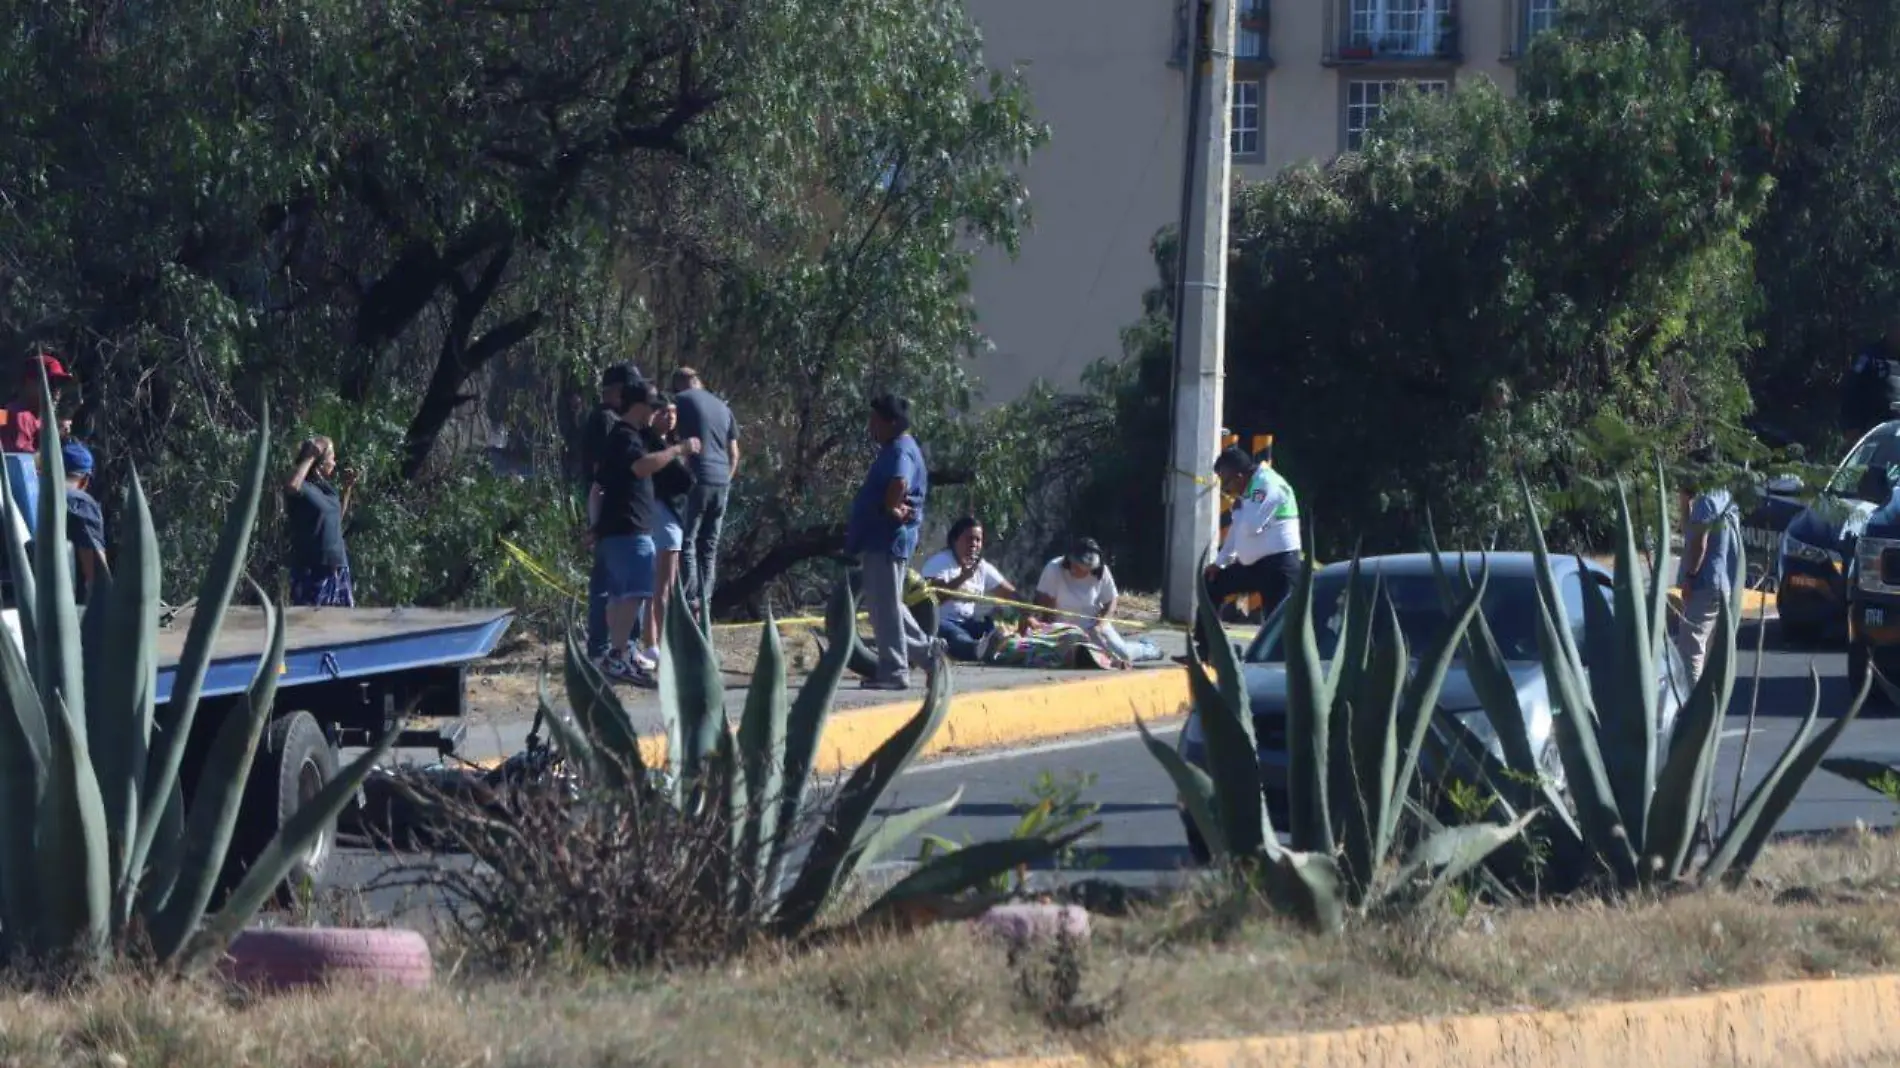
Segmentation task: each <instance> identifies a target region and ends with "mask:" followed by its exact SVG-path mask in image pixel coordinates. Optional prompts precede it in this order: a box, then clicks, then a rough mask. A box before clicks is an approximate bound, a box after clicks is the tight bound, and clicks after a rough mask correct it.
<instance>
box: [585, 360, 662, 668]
mask: <svg viewBox="0 0 1900 1068" xmlns="http://www.w3.org/2000/svg"><path fill="white" fill-rule="evenodd" d="M645 385H646V378H645V377H644V376H642V375H641V374H640V371H639V368H636V367H635V366H634V365H632V364H630V363H617V364H614V365H613V366H611V367H609V368H607V370H606V371H604V372H602V373H601V376H600V404H599V405H598V406H596V407H595V408H594V410H593V411H592V412H590V413H588V415H587V419H586V421H585V422H584V423H582V424H581V433H580V438H581V441H580V452H581V455H580V467H581V471H582V472H584V478H583V483H582V484H583V485H585V486H586V487H587V523H588V527H589V530H590V534H589V537H592V534H591V530H592V527H593V524H594V517H595V515H596V514H598V511H599V507H600V486H599V485H598V484H596V483H595V482H594V469H595V467H596V466H598V465H599V462H600V456H601V450H602V449H603V448H605V446H606V442H607V435H608V433H609V432H611V431H612V430H613V428H614V427H615V426H617V425H619V423H620V399H621V398H620V394H621V391H622V390H623V389H626V388H627V387H628V386H645ZM606 583H607V576H606V575H605V574H604V573H603V572H602V571H601V569H600V557H599V555H598V554H596V555H595V558H594V570H593V573H592V574H591V575H589V576H588V579H587V654H588V655H589V656H591V657H593V658H594V659H596V660H598V659H600V658H601V657H603V656H606V655H607V585H606Z"/></svg>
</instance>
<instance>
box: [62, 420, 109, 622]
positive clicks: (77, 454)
mask: <svg viewBox="0 0 1900 1068" xmlns="http://www.w3.org/2000/svg"><path fill="white" fill-rule="evenodd" d="M59 453H60V460H61V462H62V463H64V464H65V466H66V540H67V541H68V542H70V543H71V544H72V547H73V563H74V564H75V565H76V566H77V567H78V569H79V574H78V579H79V581H78V582H77V583H76V587H77V593H78V599H79V601H80V602H81V603H84V602H85V600H86V595H87V593H89V592H90V591H91V590H92V587H93V585H94V583H96V582H98V580H99V574H100V572H102V571H105V570H106V520H105V515H104V513H102V512H101V511H100V510H99V502H98V501H97V500H95V499H94V498H93V496H92V450H91V449H88V448H86V447H85V446H84V445H82V444H80V443H79V442H77V441H69V442H67V443H66V444H65V445H63V446H61V447H60V450H59Z"/></svg>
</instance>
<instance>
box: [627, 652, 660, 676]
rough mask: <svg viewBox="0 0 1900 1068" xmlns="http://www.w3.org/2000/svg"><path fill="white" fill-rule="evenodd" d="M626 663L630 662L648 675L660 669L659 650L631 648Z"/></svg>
mask: <svg viewBox="0 0 1900 1068" xmlns="http://www.w3.org/2000/svg"><path fill="white" fill-rule="evenodd" d="M628 663H631V664H632V665H633V666H634V667H637V668H639V669H640V670H641V671H644V672H646V673H647V674H649V675H650V674H652V673H653V672H655V671H658V670H660V651H659V650H658V649H646V650H642V649H635V650H633V654H632V655H631V656H630V657H629V658H628Z"/></svg>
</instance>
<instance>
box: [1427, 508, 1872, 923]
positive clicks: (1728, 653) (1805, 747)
mask: <svg viewBox="0 0 1900 1068" xmlns="http://www.w3.org/2000/svg"><path fill="white" fill-rule="evenodd" d="M1659 481H1660V480H1659ZM1521 492H1522V493H1523V494H1524V497H1525V504H1524V507H1525V510H1526V512H1527V513H1528V514H1529V515H1530V516H1532V519H1531V521H1530V523H1529V525H1528V529H1527V532H1526V533H1527V535H1528V537H1529V540H1530V542H1531V546H1532V551H1533V552H1534V553H1535V555H1536V557H1537V562H1538V584H1539V591H1540V596H1539V599H1538V613H1539V617H1540V620H1541V633H1542V636H1543V637H1542V641H1541V643H1540V644H1541V646H1542V652H1543V665H1544V676H1545V679H1546V680H1547V685H1548V686H1549V688H1550V693H1551V698H1552V704H1553V706H1554V713H1555V719H1554V727H1555V730H1554V734H1555V738H1556V744H1557V750H1558V755H1559V756H1560V758H1561V761H1562V765H1563V770H1564V779H1565V782H1566V784H1567V789H1568V793H1569V797H1568V798H1567V802H1568V803H1567V804H1566V803H1563V802H1556V803H1553V802H1555V798H1554V794H1553V791H1552V790H1551V787H1550V786H1549V784H1548V782H1547V781H1543V780H1542V778H1541V776H1540V775H1539V763H1538V762H1537V761H1536V760H1535V759H1534V758H1533V757H1531V756H1530V755H1529V754H1528V746H1526V745H1524V744H1523V742H1522V740H1521V739H1519V740H1518V744H1517V745H1512V744H1509V742H1508V741H1507V742H1506V744H1504V745H1502V746H1501V747H1500V748H1501V749H1502V750H1503V755H1502V756H1501V757H1500V756H1498V755H1495V754H1493V753H1491V752H1489V751H1488V750H1487V749H1486V748H1485V746H1484V745H1483V744H1482V743H1481V742H1480V741H1479V740H1478V738H1477V737H1476V736H1475V735H1473V734H1472V733H1471V731H1470V729H1469V728H1468V727H1466V726H1465V725H1464V724H1462V723H1461V722H1459V721H1457V720H1456V719H1454V718H1452V717H1449V716H1444V715H1440V716H1439V717H1437V718H1438V725H1437V730H1436V731H1435V732H1434V736H1433V745H1432V749H1433V755H1434V759H1435V761H1436V762H1439V764H1440V766H1441V767H1444V768H1446V769H1447V770H1448V773H1449V774H1450V775H1451V776H1453V777H1454V778H1456V779H1458V780H1462V781H1463V782H1465V783H1468V784H1474V785H1478V786H1480V787H1481V788H1482V790H1483V791H1484V792H1486V793H1488V794H1490V795H1492V798H1493V801H1492V804H1491V806H1490V815H1491V817H1492V818H1494V819H1516V818H1518V816H1519V814H1520V813H1525V812H1529V811H1533V810H1536V809H1539V808H1541V809H1543V810H1544V811H1546V812H1548V813H1549V818H1547V819H1543V820H1539V821H1538V822H1537V827H1536V833H1537V834H1538V835H1539V836H1541V837H1543V838H1546V839H1547V840H1548V842H1549V846H1550V850H1551V856H1550V864H1549V865H1548V867H1547V868H1546V870H1545V871H1544V872H1542V873H1540V875H1541V877H1542V878H1543V879H1544V880H1545V881H1546V885H1547V886H1549V887H1550V888H1552V889H1555V890H1557V891H1559V892H1562V891H1566V890H1573V889H1578V888H1581V887H1584V886H1588V885H1592V884H1604V885H1607V886H1609V887H1611V888H1613V889H1615V890H1619V891H1628V890H1634V889H1637V888H1640V887H1655V886H1663V885H1669V884H1677V883H1683V882H1692V883H1696V884H1703V885H1706V884H1714V883H1718V882H1723V881H1727V882H1730V883H1732V882H1735V881H1737V880H1739V879H1741V878H1743V877H1744V876H1745V875H1746V874H1747V872H1748V869H1749V867H1750V866H1751V865H1752V864H1753V863H1754V861H1755V859H1756V858H1757V857H1758V856H1759V854H1760V852H1761V848H1762V846H1763V845H1764V844H1766V842H1767V840H1768V836H1769V835H1770V834H1771V833H1772V832H1773V831H1774V828H1775V825H1776V824H1777V823H1778V822H1779V821H1780V819H1781V817H1782V816H1783V815H1785V814H1786V813H1787V811H1788V807H1789V806H1790V805H1792V804H1793V803H1794V798H1795V795H1796V793H1798V792H1799V790H1800V788H1801V786H1802V784H1803V783H1805V782H1806V781H1807V778H1808V776H1809V775H1810V774H1812V773H1813V771H1814V769H1815V768H1816V767H1817V766H1819V765H1820V763H1821V759H1822V757H1823V756H1824V755H1825V754H1826V753H1827V751H1828V749H1829V748H1831V747H1832V746H1833V744H1834V742H1835V740H1836V739H1838V738H1839V737H1840V735H1841V733H1842V732H1843V731H1845V730H1846V729H1847V727H1848V726H1849V725H1850V724H1852V723H1853V721H1854V719H1855V718H1856V717H1857V716H1858V715H1859V714H1860V710H1861V708H1862V706H1863V704H1864V703H1865V700H1866V691H1865V688H1864V687H1863V690H1862V692H1861V693H1860V694H1858V695H1856V697H1855V699H1854V702H1853V704H1852V705H1850V706H1849V708H1848V709H1847V711H1846V712H1845V713H1843V714H1842V715H1841V716H1839V717H1838V718H1836V719H1835V720H1834V721H1833V722H1832V723H1831V724H1829V725H1828V727H1827V728H1826V729H1825V730H1823V731H1821V732H1820V733H1819V734H1816V733H1815V730H1814V728H1815V724H1816V721H1817V718H1818V716H1819V712H1820V703H1821V686H1820V680H1819V678H1818V677H1816V678H1815V679H1814V690H1813V692H1814V700H1813V703H1812V705H1811V707H1810V708H1809V711H1808V714H1807V716H1806V718H1805V719H1804V720H1803V721H1802V724H1801V726H1800V728H1799V730H1798V731H1797V732H1796V734H1795V737H1794V738H1793V740H1792V741H1790V742H1789V744H1788V746H1787V748H1786V749H1785V750H1784V751H1783V753H1782V755H1781V757H1780V758H1779V759H1778V760H1777V762H1776V764H1775V766H1774V768H1773V770H1772V771H1771V772H1770V773H1769V774H1768V776H1767V777H1766V778H1764V779H1763V780H1762V781H1761V783H1759V784H1758V785H1757V786H1756V788H1755V790H1754V791H1753V792H1752V793H1751V794H1750V795H1749V797H1748V799H1747V801H1746V802H1745V803H1744V805H1743V807H1742V811H1741V813H1740V815H1738V816H1737V817H1736V819H1735V820H1734V822H1732V823H1731V824H1730V825H1729V826H1727V827H1726V828H1724V829H1723V831H1722V833H1721V834H1720V835H1719V836H1718V837H1717V838H1716V840H1715V843H1714V849H1713V852H1712V853H1711V854H1710V856H1709V857H1708V858H1707V859H1706V860H1705V861H1704V862H1703V863H1702V864H1701V865H1700V866H1699V867H1698V866H1697V865H1696V864H1695V863H1694V856H1693V854H1694V846H1695V842H1696V838H1697V835H1698V833H1699V832H1700V831H1701V830H1702V829H1703V828H1704V827H1706V826H1709V825H1711V823H1712V817H1713V814H1714V812H1715V807H1714V803H1713V797H1714V786H1715V781H1714V780H1715V768H1716V758H1717V750H1718V747H1719V745H1720V740H1721V729H1722V722H1723V717H1724V716H1725V715H1726V713H1727V710H1728V707H1729V699H1730V697H1731V695H1732V694H1733V691H1734V686H1735V667H1736V660H1737V657H1736V647H1735V626H1736V623H1735V621H1736V620H1737V619H1738V618H1739V616H1740V610H1739V596H1740V591H1739V589H1738V590H1737V593H1736V597H1735V598H1732V599H1730V600H1729V601H1725V602H1723V603H1722V605H1721V606H1720V611H1719V614H1718V616H1717V623H1716V628H1715V634H1714V636H1713V638H1712V639H1711V646H1710V654H1709V658H1708V662H1707V663H1706V665H1705V666H1704V669H1703V673H1702V675H1701V677H1700V678H1698V679H1697V680H1696V682H1695V685H1694V686H1693V687H1692V688H1691V689H1690V690H1689V692H1688V694H1687V695H1686V696H1685V697H1684V699H1683V701H1682V705H1681V709H1680V711H1679V713H1678V715H1677V718H1676V720H1675V724H1674V727H1673V729H1672V730H1670V731H1669V732H1668V736H1667V741H1666V744H1665V742H1664V741H1663V740H1661V739H1659V738H1658V725H1659V724H1658V709H1659V701H1660V700H1661V698H1662V686H1663V685H1665V684H1667V685H1679V680H1678V679H1677V678H1676V675H1675V672H1673V671H1670V670H1667V664H1668V662H1669V661H1668V658H1669V656H1670V652H1669V649H1668V644H1667V636H1666V634H1665V633H1664V626H1665V621H1666V619H1667V615H1666V612H1667V597H1668V589H1667V584H1666V577H1667V576H1670V575H1672V565H1673V561H1672V560H1671V559H1670V554H1669V552H1668V550H1667V545H1668V544H1669V537H1668V533H1669V532H1668V529H1667V527H1666V526H1665V527H1663V528H1662V529H1660V530H1658V531H1656V532H1655V538H1654V542H1655V544H1658V545H1662V546H1664V547H1665V548H1664V549H1663V550H1662V551H1661V552H1659V553H1658V554H1657V555H1656V556H1655V557H1654V559H1653V562H1652V565H1651V566H1650V567H1649V568H1645V567H1644V565H1643V561H1642V559H1641V556H1640V555H1639V550H1638V548H1637V536H1636V525H1635V521H1634V519H1633V518H1632V516H1631V511H1630V506H1629V504H1628V502H1627V500H1624V501H1622V502H1620V505H1619V518H1620V522H1619V533H1620V536H1619V538H1618V540H1617V553H1616V568H1615V579H1614V586H1613V590H1612V596H1611V601H1612V605H1611V606H1604V605H1603V604H1602V602H1601V600H1600V599H1599V598H1597V597H1595V596H1589V595H1586V596H1585V598H1584V607H1585V618H1584V636H1583V642H1582V645H1581V647H1580V646H1579V645H1578V644H1577V642H1576V641H1575V640H1574V639H1573V638H1572V637H1571V630H1570V627H1569V625H1568V624H1567V623H1566V622H1565V621H1564V619H1563V616H1562V614H1561V607H1560V605H1561V602H1560V600H1559V598H1558V593H1557V585H1556V580H1555V578H1554V576H1553V573H1552V571H1551V568H1550V557H1549V550H1548V548H1547V547H1546V545H1545V541H1544V537H1543V534H1542V532H1541V530H1539V528H1538V527H1537V524H1536V519H1535V517H1536V514H1537V512H1536V506H1535V505H1534V504H1533V503H1532V502H1531V501H1530V499H1529V498H1530V490H1529V487H1528V486H1526V487H1524V488H1523V489H1522V490H1521ZM1663 492H1664V493H1666V492H1667V491H1666V489H1665V490H1663ZM1660 507H1661V506H1660V504H1659V508H1660ZM1663 514H1666V512H1663ZM1446 583H1447V590H1448V593H1449V592H1450V591H1451V590H1454V589H1456V587H1457V586H1458V584H1459V580H1457V579H1452V578H1447V579H1446ZM1448 603H1449V602H1448ZM1586 660H1587V663H1588V668H1587V669H1586V667H1585V664H1586ZM1465 664H1466V669H1467V670H1468V671H1470V672H1471V673H1472V675H1473V677H1474V679H1498V678H1503V677H1505V676H1506V668H1505V665H1504V662H1503V660H1502V658H1500V657H1499V656H1498V655H1497V652H1496V649H1495V647H1494V646H1491V645H1490V644H1489V643H1487V642H1484V641H1471V642H1468V643H1467V644H1466V648H1465ZM1665 680H1667V681H1665ZM1476 690H1477V692H1478V694H1479V696H1480V698H1481V700H1482V701H1483V705H1484V711H1485V715H1486V717H1487V718H1488V719H1489V720H1490V722H1491V724H1492V726H1493V729H1494V730H1496V731H1497V733H1498V735H1499V737H1500V738H1501V739H1508V738H1509V737H1510V735H1507V733H1506V732H1507V731H1510V730H1514V729H1521V728H1519V727H1517V725H1520V724H1521V723H1522V721H1523V711H1522V709H1521V708H1520V707H1519V705H1518V704H1517V701H1516V700H1515V698H1514V697H1513V696H1511V695H1510V693H1509V691H1508V690H1503V689H1500V688H1497V687H1495V686H1484V685H1479V686H1477V687H1476ZM1676 692H1678V693H1679V692H1680V691H1679V690H1677V691H1676ZM1500 875H1501V876H1503V877H1505V878H1506V880H1507V881H1510V880H1511V879H1514V878H1515V879H1522V878H1523V877H1524V876H1525V873H1523V872H1500Z"/></svg>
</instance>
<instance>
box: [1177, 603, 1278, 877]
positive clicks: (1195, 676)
mask: <svg viewBox="0 0 1900 1068" xmlns="http://www.w3.org/2000/svg"><path fill="white" fill-rule="evenodd" d="M1199 597H1200V616H1201V619H1202V620H1203V621H1205V622H1204V629H1203V632H1202V633H1203V636H1204V637H1205V639H1206V641H1207V644H1208V648H1209V649H1210V650H1215V649H1216V648H1217V647H1219V646H1222V645H1224V644H1225V642H1226V635H1225V634H1221V633H1219V631H1220V623H1219V616H1218V615H1217V614H1216V613H1215V610H1214V601H1213V598H1212V597H1210V596H1209V595H1208V593H1207V586H1206V584H1205V583H1202V584H1200V585H1199ZM1211 655H1213V656H1216V657H1218V656H1219V655H1220V654H1219V652H1218V651H1216V652H1213V653H1212V654H1211ZM1225 662H1226V663H1230V664H1231V663H1233V662H1234V661H1233V650H1232V649H1231V648H1228V649H1227V657H1226V661H1225ZM1186 670H1187V674H1188V695H1189V699H1190V700H1192V701H1193V703H1194V713H1195V716H1196V718H1197V719H1198V720H1199V722H1200V725H1201V733H1202V736H1203V737H1204V738H1205V739H1206V740H1207V764H1208V769H1209V777H1210V778H1211V779H1212V780H1213V783H1214V807H1215V811H1216V812H1217V813H1218V816H1219V819H1220V824H1221V833H1222V835H1223V836H1224V837H1225V838H1226V841H1227V848H1228V849H1229V850H1231V851H1232V852H1233V853H1234V854H1235V855H1237V856H1243V857H1244V856H1252V855H1254V854H1256V853H1259V852H1262V851H1263V850H1266V849H1268V848H1269V847H1268V844H1267V843H1268V842H1269V840H1270V836H1269V833H1268V823H1267V815H1266V795H1265V794H1264V793H1263V792H1262V791H1261V786H1260V757H1259V751H1258V749H1257V748H1256V746H1255V742H1254V733H1253V717H1252V716H1251V715H1250V714H1249V713H1248V710H1247V705H1246V696H1245V689H1244V687H1241V686H1239V685H1238V675H1239V670H1238V668H1237V667H1236V668H1234V669H1233V676H1234V678H1233V679H1232V680H1231V681H1225V682H1223V681H1217V680H1214V679H1210V678H1208V677H1207V671H1206V669H1205V668H1204V667H1203V666H1202V661H1201V658H1200V654H1199V653H1198V652H1197V651H1196V650H1195V649H1194V647H1193V644H1192V643H1189V646H1188V664H1187V668H1186ZM1237 690H1238V691H1239V692H1240V694H1241V696H1240V699H1239V703H1235V702H1234V701H1233V700H1231V699H1230V697H1229V695H1230V694H1232V693H1234V692H1236V691H1237Z"/></svg>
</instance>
